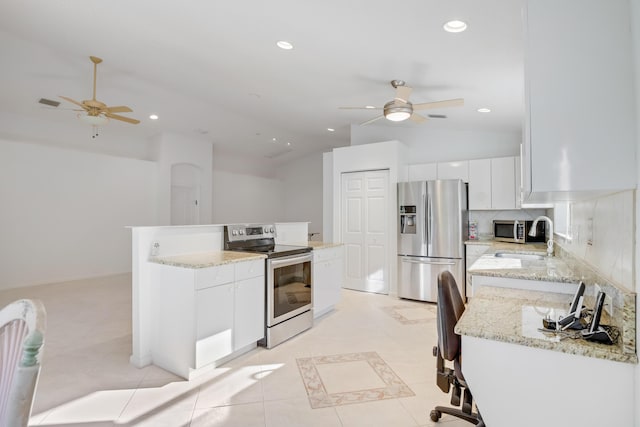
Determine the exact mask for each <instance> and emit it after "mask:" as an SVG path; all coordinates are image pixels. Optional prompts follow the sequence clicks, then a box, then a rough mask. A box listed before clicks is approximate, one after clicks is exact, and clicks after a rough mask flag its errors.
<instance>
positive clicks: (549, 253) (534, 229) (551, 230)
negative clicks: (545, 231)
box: [529, 215, 553, 256]
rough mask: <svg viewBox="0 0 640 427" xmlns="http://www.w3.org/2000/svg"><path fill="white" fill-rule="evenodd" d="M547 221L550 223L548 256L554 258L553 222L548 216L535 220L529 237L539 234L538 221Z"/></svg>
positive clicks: (541, 216)
mask: <svg viewBox="0 0 640 427" xmlns="http://www.w3.org/2000/svg"><path fill="white" fill-rule="evenodd" d="M540 220H545V221H547V222H548V223H549V240H547V255H548V256H553V221H551V218H549V217H548V216H544V215H540V216H539V217H538V218H536V219H535V220H533V224H532V225H531V230H529V236H531V237H535V236H536V234H537V232H538V231H537V228H538V221H540Z"/></svg>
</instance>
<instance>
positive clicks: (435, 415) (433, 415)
mask: <svg viewBox="0 0 640 427" xmlns="http://www.w3.org/2000/svg"><path fill="white" fill-rule="evenodd" d="M429 417H430V418H431V421H433V422H434V423H436V422H438V420H440V417H442V412H440V411H436V410H435V409H434V410H433V411H431V413H430V414H429Z"/></svg>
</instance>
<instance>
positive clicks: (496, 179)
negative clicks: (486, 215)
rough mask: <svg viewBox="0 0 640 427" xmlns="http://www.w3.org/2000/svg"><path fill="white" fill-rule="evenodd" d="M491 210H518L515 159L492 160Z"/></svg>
mask: <svg viewBox="0 0 640 427" xmlns="http://www.w3.org/2000/svg"><path fill="white" fill-rule="evenodd" d="M491 208H492V209H515V208H516V164H515V157H499V158H496V159H491Z"/></svg>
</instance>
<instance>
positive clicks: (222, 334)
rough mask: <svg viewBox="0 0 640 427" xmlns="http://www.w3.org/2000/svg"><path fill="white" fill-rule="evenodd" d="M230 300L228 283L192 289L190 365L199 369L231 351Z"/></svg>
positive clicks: (231, 293)
mask: <svg viewBox="0 0 640 427" xmlns="http://www.w3.org/2000/svg"><path fill="white" fill-rule="evenodd" d="M232 271H233V270H232ZM233 300H234V297H233V284H232V283H228V284H224V285H218V286H212V287H209V288H205V289H201V290H198V291H196V298H195V305H196V310H195V316H196V324H195V327H196V342H195V346H196V354H195V366H194V368H196V369H198V368H201V367H202V366H204V365H208V364H209V363H212V362H215V361H216V360H218V359H221V358H223V357H225V356H227V355H229V354H231V353H232V352H233V336H232V333H231V332H232V331H233Z"/></svg>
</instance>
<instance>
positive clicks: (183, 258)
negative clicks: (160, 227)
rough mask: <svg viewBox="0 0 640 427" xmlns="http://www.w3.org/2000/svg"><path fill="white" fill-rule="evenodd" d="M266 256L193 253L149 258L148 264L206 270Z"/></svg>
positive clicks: (214, 252) (234, 253)
mask: <svg viewBox="0 0 640 427" xmlns="http://www.w3.org/2000/svg"><path fill="white" fill-rule="evenodd" d="M265 258H266V255H261V254H252V253H247V252H233V251H210V252H195V253H190V254H181V255H173V256H165V257H151V258H150V259H149V261H150V262H153V263H156V264H164V265H170V266H173V267H182V268H207V267H215V266H217V265H224V264H231V263H234V262H242V261H252V260H256V259H265Z"/></svg>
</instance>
